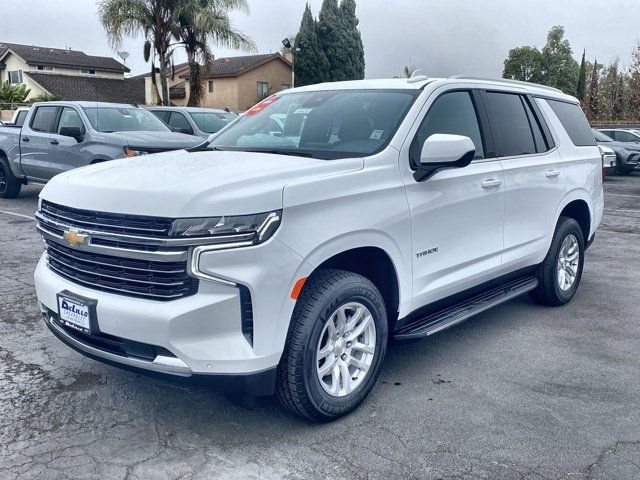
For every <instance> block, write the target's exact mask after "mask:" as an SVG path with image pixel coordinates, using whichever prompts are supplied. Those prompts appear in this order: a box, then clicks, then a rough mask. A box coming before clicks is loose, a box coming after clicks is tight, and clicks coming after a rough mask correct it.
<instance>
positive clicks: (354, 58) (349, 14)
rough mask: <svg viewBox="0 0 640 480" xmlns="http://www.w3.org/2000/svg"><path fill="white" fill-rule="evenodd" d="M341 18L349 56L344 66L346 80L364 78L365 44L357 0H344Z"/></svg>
mask: <svg viewBox="0 0 640 480" xmlns="http://www.w3.org/2000/svg"><path fill="white" fill-rule="evenodd" d="M340 19H341V20H342V28H343V29H344V38H345V40H346V53H347V56H348V58H349V60H348V63H347V64H346V65H345V66H344V73H345V77H346V78H345V80H362V79H363V78H364V67H365V62H364V46H363V45H362V36H361V34H360V30H358V23H359V21H358V17H357V16H356V1H355V0H342V3H340Z"/></svg>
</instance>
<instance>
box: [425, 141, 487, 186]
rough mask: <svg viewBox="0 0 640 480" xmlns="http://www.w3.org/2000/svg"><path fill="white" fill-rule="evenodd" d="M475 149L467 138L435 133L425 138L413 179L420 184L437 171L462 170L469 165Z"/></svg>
mask: <svg viewBox="0 0 640 480" xmlns="http://www.w3.org/2000/svg"><path fill="white" fill-rule="evenodd" d="M475 154H476V147H475V145H474V144H473V141H472V140H471V139H470V138H469V137H465V136H462V135H449V134H442V133H436V134H434V135H431V136H430V137H429V138H427V140H426V142H424V146H423V147H422V153H421V154H420V166H419V167H418V169H417V170H416V172H415V173H414V175H413V176H414V178H415V179H416V181H418V182H422V181H424V180H426V179H427V178H429V177H430V176H432V175H433V174H434V173H436V172H437V171H439V170H444V169H448V168H463V167H466V166H467V165H469V164H470V163H471V161H472V160H473V158H474V156H475Z"/></svg>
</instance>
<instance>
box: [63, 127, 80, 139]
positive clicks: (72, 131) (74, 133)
mask: <svg viewBox="0 0 640 480" xmlns="http://www.w3.org/2000/svg"><path fill="white" fill-rule="evenodd" d="M60 135H62V136H65V137H71V138H75V139H76V141H77V142H78V143H80V142H82V140H83V139H84V135H83V134H82V130H81V129H80V127H61V128H60Z"/></svg>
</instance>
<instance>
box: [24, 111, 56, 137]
mask: <svg viewBox="0 0 640 480" xmlns="http://www.w3.org/2000/svg"><path fill="white" fill-rule="evenodd" d="M57 111H58V107H37V108H36V111H35V112H34V114H33V120H31V130H35V131H37V132H52V131H53V122H54V120H55V118H56V113H57Z"/></svg>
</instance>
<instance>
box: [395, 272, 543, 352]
mask: <svg viewBox="0 0 640 480" xmlns="http://www.w3.org/2000/svg"><path fill="white" fill-rule="evenodd" d="M537 286H538V280H537V279H536V278H535V277H531V276H527V277H520V278H518V279H516V280H511V281H509V282H507V283H505V284H503V285H500V286H498V287H493V288H491V289H489V290H486V291H484V292H482V293H479V294H476V295H474V296H472V297H470V298H469V299H467V300H464V301H462V302H459V303H457V304H454V305H452V306H449V307H445V308H444V309H442V310H439V311H437V312H433V313H430V314H428V315H427V316H426V317H422V318H418V319H416V320H413V321H411V322H410V323H408V324H406V325H403V326H402V327H401V328H400V329H399V330H397V331H396V332H395V333H394V335H393V338H394V340H397V341H402V340H413V339H416V338H422V337H427V336H429V335H433V334H434V333H436V332H439V331H441V330H444V329H446V328H449V327H452V326H454V325H457V324H458V323H460V322H464V321H465V320H467V319H468V318H471V317H473V316H474V315H477V314H478V313H480V312H484V311H485V310H488V309H490V308H492V307H495V306H496V305H500V304H501V303H504V302H507V301H509V300H511V299H512V298H515V297H517V296H519V295H522V294H523V293H526V292H528V291H530V290H533V289H534V288H536V287H537Z"/></svg>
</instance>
